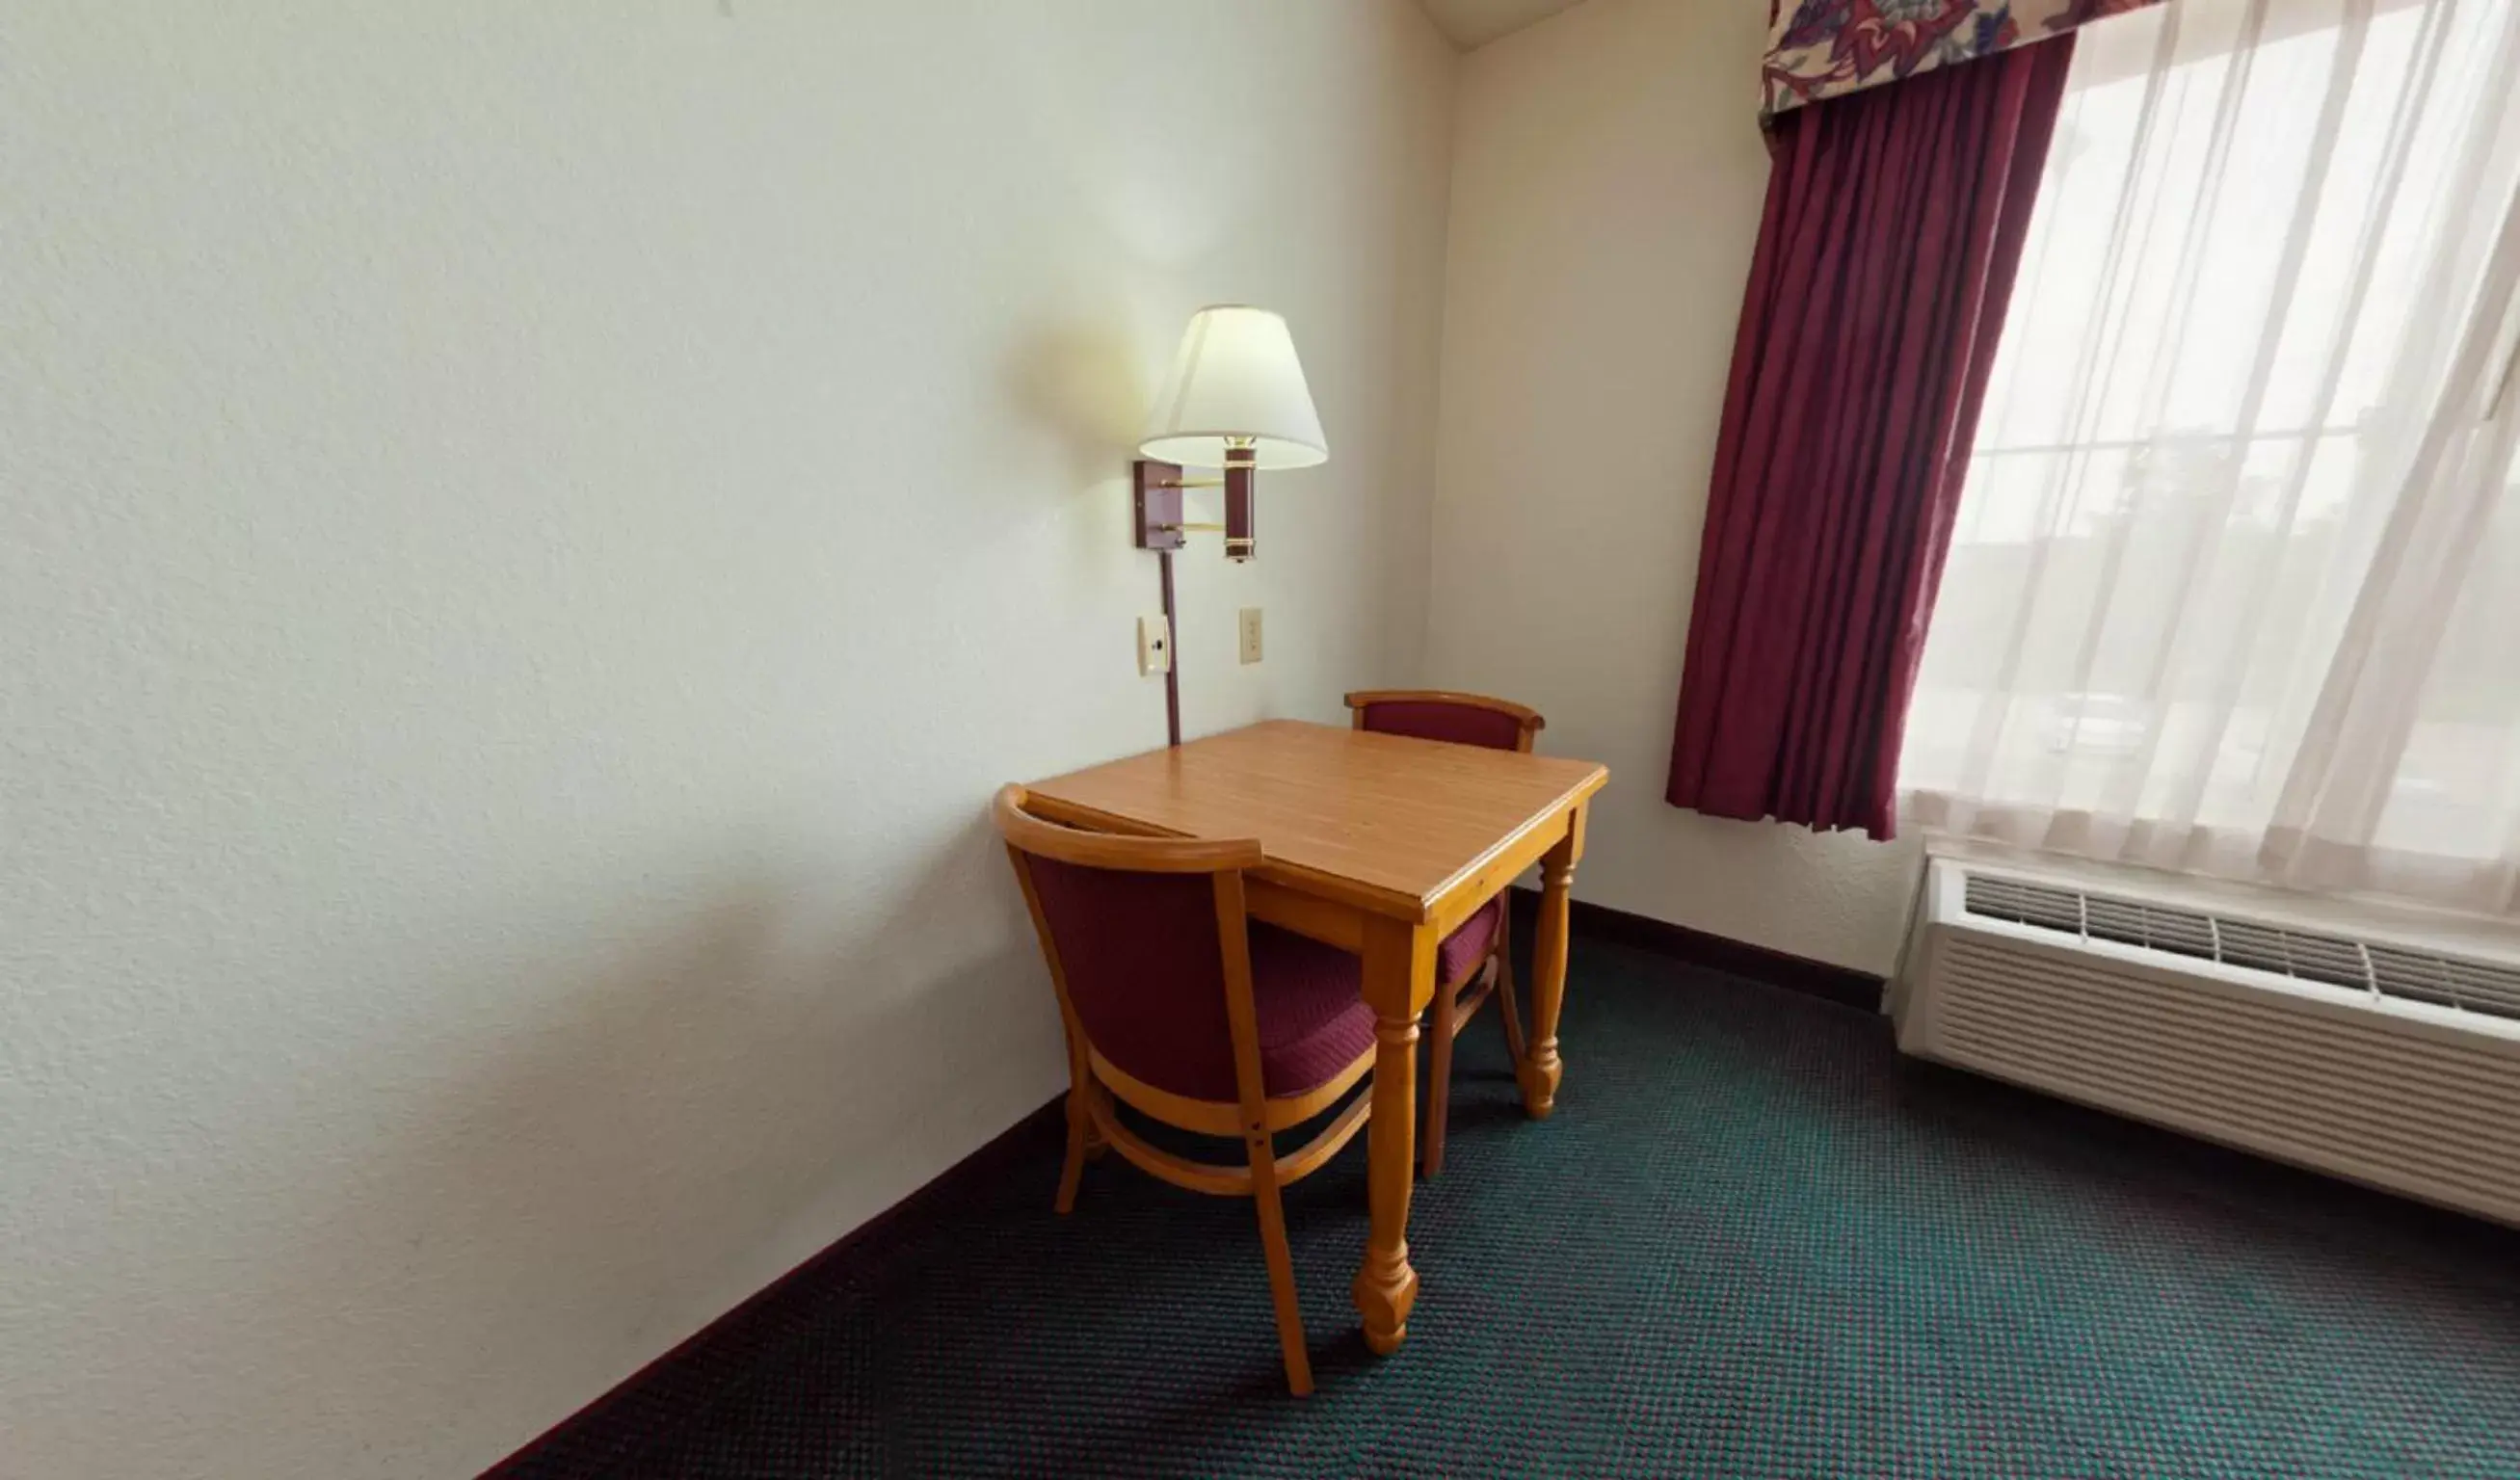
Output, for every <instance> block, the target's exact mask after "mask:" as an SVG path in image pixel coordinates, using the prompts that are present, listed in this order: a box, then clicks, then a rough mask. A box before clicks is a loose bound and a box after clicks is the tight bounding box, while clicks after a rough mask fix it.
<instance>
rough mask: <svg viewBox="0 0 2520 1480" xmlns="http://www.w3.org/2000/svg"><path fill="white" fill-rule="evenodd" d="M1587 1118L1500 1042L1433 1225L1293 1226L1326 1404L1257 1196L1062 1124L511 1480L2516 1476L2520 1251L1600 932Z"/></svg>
mask: <svg viewBox="0 0 2520 1480" xmlns="http://www.w3.org/2000/svg"><path fill="white" fill-rule="evenodd" d="M1563 1036H1564V1041H1565V1045H1566V1058H1567V1078H1566V1085H1565V1090H1564V1093H1563V1095H1562V1096H1561V1098H1560V1100H1559V1108H1558V1112H1557V1114H1556V1116H1555V1117H1554V1118H1553V1119H1551V1120H1550V1121H1548V1122H1546V1123H1542V1124H1535V1123H1532V1122H1528V1121H1526V1120H1524V1119H1523V1118H1522V1115H1521V1113H1520V1110H1519V1108H1518V1105H1517V1102H1516V1100H1515V1098H1514V1093H1513V1086H1512V1079H1511V1076H1510V1074H1509V1073H1508V1066H1507V1061H1506V1055H1505V1051H1504V1047H1503V1045H1502V1043H1501V1041H1500V1038H1501V1035H1500V1034H1499V1032H1498V1029H1497V1026H1496V1023H1495V1020H1494V1016H1493V1014H1490V1015H1487V1016H1484V1017H1482V1018H1481V1019H1480V1021H1479V1022H1477V1023H1475V1024H1473V1025H1472V1026H1471V1028H1470V1030H1469V1032H1468V1033H1467V1034H1466V1035H1465V1036H1464V1038H1463V1061H1462V1064H1461V1067H1460V1073H1459V1077H1458V1078H1457V1080H1456V1089H1455V1099H1454V1118H1453V1141H1452V1145H1451V1149H1450V1151H1449V1158H1450V1159H1449V1161H1448V1163H1447V1165H1446V1167H1445V1170H1444V1175H1443V1176H1442V1177H1441V1178H1440V1179H1438V1180H1437V1181H1436V1182H1434V1183H1432V1184H1425V1185H1421V1188H1420V1190H1419V1193H1418V1200H1417V1205H1416V1212H1415V1217H1414V1220H1413V1224H1412V1227H1411V1230H1410V1233H1411V1240H1412V1245H1413V1250H1414V1254H1415V1258H1416V1260H1417V1263H1418V1270H1419V1272H1420V1275H1421V1276H1422V1278H1423V1280H1424V1292H1423V1295H1422V1297H1421V1299H1420V1300H1419V1303H1418V1311H1417V1314H1416V1316H1415V1318H1414V1320H1413V1322H1412V1325H1411V1339H1410V1342H1409V1344H1408V1345H1407V1347H1405V1348H1404V1349H1403V1350H1402V1351H1401V1353H1400V1354H1399V1355H1398V1356H1396V1357H1393V1358H1389V1359H1375V1358H1373V1357H1372V1356H1370V1355H1368V1354H1367V1352H1366V1351H1365V1348H1364V1345H1363V1343H1362V1341H1361V1340H1360V1338H1359V1337H1358V1335H1357V1330H1356V1323H1355V1316H1354V1314H1353V1312H1352V1311H1351V1310H1350V1309H1349V1307H1348V1302H1347V1284H1348V1280H1349V1278H1350V1277H1351V1276H1352V1275H1353V1273H1354V1271H1355V1267H1356V1261H1357V1257H1358V1253H1359V1250H1360V1249H1361V1247H1362V1244H1363V1239H1364V1237H1365V1189H1364V1163H1365V1158H1364V1155H1363V1149H1364V1147H1363V1143H1362V1141H1360V1142H1359V1143H1358V1144H1356V1145H1354V1146H1352V1147H1351V1148H1350V1149H1349V1150H1347V1151H1346V1152H1344V1153H1342V1155H1341V1156H1340V1158H1339V1160H1338V1161H1337V1162H1336V1163H1335V1164H1333V1165H1332V1166H1331V1167H1329V1168H1328V1169H1327V1170H1325V1171H1323V1172H1322V1173H1320V1174H1319V1175H1317V1176H1315V1177H1314V1178H1313V1179H1312V1180H1311V1181H1309V1182H1306V1183H1304V1184H1302V1185H1301V1186H1299V1187H1298V1188H1295V1189H1294V1190H1293V1191H1292V1192H1291V1194H1290V1197H1289V1218H1290V1221H1291V1223H1292V1226H1293V1228H1292V1232H1293V1238H1294V1243H1295V1257H1296V1263H1297V1274H1298V1278H1299V1280H1300V1281H1301V1284H1302V1291H1303V1304H1304V1313H1305V1319H1306V1321H1307V1323H1309V1325H1310V1333H1311V1337H1312V1346H1313V1352H1314V1363H1315V1367H1316V1370H1317V1373H1318V1375H1319V1379H1320V1383H1321V1391H1320V1392H1319V1393H1318V1394H1317V1395H1316V1396H1314V1397H1313V1398H1311V1399H1308V1400H1303V1401H1297V1400H1293V1399H1290V1398H1288V1397H1286V1396H1285V1393H1284V1390H1283V1386H1282V1375H1281V1370H1280V1368H1279V1364H1278V1355H1277V1347H1276V1341H1275V1336H1274V1334H1273V1328H1272V1326H1271V1323H1270V1310H1269V1296H1268V1286H1267V1279H1266V1277H1265V1274H1264V1272H1263V1270H1262V1267H1261V1262H1260V1253H1259V1243H1258V1238H1257V1234H1256V1233H1255V1232H1254V1230H1253V1227H1252V1221H1251V1212H1250V1209H1249V1207H1248V1206H1247V1205H1246V1204H1243V1203H1240V1202H1234V1201H1227V1200H1224V1199H1215V1198H1203V1197H1198V1196H1194V1195H1193V1194H1190V1193H1187V1192H1182V1191H1178V1190H1175V1189H1172V1188H1166V1187H1162V1186H1159V1185H1157V1184H1156V1183H1154V1182H1153V1181H1151V1180H1150V1179H1148V1178H1146V1177H1144V1176H1142V1175H1140V1174H1138V1173H1136V1172H1135V1171H1134V1170H1133V1169H1131V1168H1129V1167H1128V1166H1126V1165H1125V1164H1123V1163H1121V1162H1119V1161H1118V1159H1117V1158H1107V1159H1105V1160H1104V1161H1102V1162H1101V1163H1098V1164H1096V1165H1095V1166H1094V1167H1093V1168H1091V1169H1090V1170H1089V1172H1088V1174H1087V1177H1086V1182H1085V1189H1084V1194H1083V1196H1082V1198H1081V1199H1080V1201H1079V1204H1078V1207H1077V1211H1076V1214H1075V1216H1073V1217H1072V1218H1068V1219H1063V1220H1062V1219H1058V1218H1056V1217H1054V1216H1053V1215H1052V1213H1051V1211H1050V1200H1051V1192H1052V1189H1053V1187H1054V1185H1055V1183H1056V1181H1057V1161H1058V1141H1057V1126H1056V1125H1055V1124H1054V1123H1053V1122H1051V1121H1050V1120H1048V1119H1046V1118H1044V1119H1037V1120H1036V1121H1034V1122H1032V1123H1030V1124H1029V1125H1028V1126H1027V1128H1026V1129H1025V1130H1024V1131H1023V1132H1022V1133H1021V1134H1019V1135H1017V1136H1015V1137H1013V1138H1011V1139H1010V1140H1008V1141H1006V1142H1002V1143H1000V1144H998V1145H997V1146H996V1147H993V1148H992V1149H991V1150H990V1151H989V1152H986V1153H984V1154H983V1155H982V1156H981V1157H979V1158H977V1159H975V1160H974V1161H973V1162H970V1163H967V1164H966V1165H965V1166H964V1167H963V1168H962V1169H960V1170H959V1171H958V1172H957V1173H955V1174H954V1175H953V1176H952V1177H950V1178H949V1179H947V1180H946V1181H945V1182H944V1183H942V1184H940V1185H939V1186H938V1187H936V1188H931V1189H930V1190H929V1191H928V1192H927V1193H925V1194H922V1197H921V1198H919V1199H918V1200H917V1201H916V1202H915V1203H913V1204H912V1205H911V1206H910V1207H908V1208H906V1209H905V1210H903V1212H902V1213H901V1214H900V1215H899V1216H897V1217H895V1218H893V1219H892V1220H890V1221H889V1222H888V1223H887V1224H886V1225H884V1226H883V1227H882V1228H881V1229H880V1230H879V1231H878V1232H877V1234H876V1235H875V1236H873V1237H870V1238H868V1239H865V1240H862V1241H859V1242H856V1243H854V1244H852V1245H851V1246H849V1247H847V1248H845V1249H843V1250H841V1251H839V1252H838V1253H836V1254H835V1255H832V1256H831V1257H828V1258H826V1259H824V1260H823V1261H821V1262H820V1263H818V1264H817V1265H816V1266H814V1267H813V1268H812V1269H811V1270H809V1271H808V1272H807V1273H806V1274H805V1275H804V1276H802V1277H801V1278H797V1279H794V1280H791V1281H789V1282H788V1283H787V1285H785V1286H783V1287H782V1288H781V1289H780V1290H779V1291H778V1292H777V1293H776V1294H775V1295H774V1296H773V1297H772V1298H770V1299H769V1300H767V1301H764V1302H761V1303H759V1304H756V1305H755V1306H754V1307H752V1308H750V1309H748V1310H747V1311H745V1312H744V1313H743V1314H742V1316H741V1317H739V1318H738V1319H737V1320H735V1321H733V1322H731V1323H724V1324H722V1325H721V1326H720V1327H719V1328H717V1329H716V1330H715V1331H713V1332H712V1333H711V1334H710V1336H709V1337H707V1338H706V1339H704V1340H703V1341H702V1342H700V1343H698V1344H697V1346H696V1347H694V1348H692V1349H690V1350H687V1351H686V1352H685V1353H683V1354H682V1355H680V1356H679V1357H677V1358H676V1359H675V1360H673V1361H671V1362H669V1363H667V1364H665V1365H664V1366H662V1367H661V1368H657V1369H655V1370H653V1371H652V1372H650V1373H649V1374H647V1375H646V1376H645V1377H643V1378H642V1379H640V1380H639V1381H638V1382H636V1383H634V1384H633V1385H632V1386H630V1387H628V1388H625V1389H624V1390H622V1391H621V1392H619V1393H616V1394H615V1395H613V1396H612V1397H611V1398H610V1399H608V1400H607V1402H606V1403H605V1404H603V1405H601V1406H599V1407H598V1408H597V1409H595V1410H594V1411H592V1412H591V1413H588V1414H587V1415H585V1416H584V1417H583V1418H581V1419H580V1420H579V1421H577V1422H576V1423H574V1424H572V1425H570V1426H569V1427H567V1428H565V1429H563V1430H562V1431H561V1432H560V1433H559V1434H557V1435H555V1436H553V1437H552V1439H551V1440H549V1441H548V1442H546V1443H545V1444H543V1445H541V1446H539V1447H537V1448H536V1449H534V1450H533V1451H531V1452H530V1453H528V1454H527V1455H526V1456H524V1457H522V1458H520V1459H518V1460H517V1461H516V1462H515V1463H514V1464H513V1466H512V1467H511V1469H510V1470H509V1473H512V1474H514V1475H517V1476H520V1477H522V1476H530V1477H556V1476H580V1475H637V1476H694V1477H729V1480H732V1477H739V1476H741V1477H744V1480H765V1477H787V1476H795V1477H803V1476H841V1475H985V1474H1006V1475H1031V1476H1044V1477H1050V1476H1058V1477H1065V1476H1080V1475H1267V1476H1284V1477H1288V1480H1295V1477H1303V1480H1310V1477H1315V1476H1327V1475H1426V1476H1435V1475H1611V1476H1665V1475H1674V1476H1689V1475H1703V1476H1815V1477H1817V1476H1850V1475H1863V1476H1900V1477H1906V1476H1913V1477H1926V1476H1933V1477H1958V1476H1986V1477H1995V1476H2005V1477H2012V1476H2043V1477H2065V1476H2073V1477H2086V1476H2089V1477H2100V1476H2109V1477H2117V1476H2124V1477H2129V1480H2134V1477H2145V1480H2152V1477H2164V1476H2196V1477H2210V1480H2240V1477H2261V1476H2263V1477H2278V1476H2281V1477H2301V1476H2318V1477H2368V1480H2405V1477H2414V1476H2424V1477H2432V1476H2460V1477H2467V1476H2474V1477H2496V1480H2510V1477H2520V1234H2515V1233H2511V1232H2509V1231H2505V1230H2500V1229H2497V1228H2492V1227H2489V1226H2486V1225H2483V1224H2479V1223H2474V1222H2470V1221H2467V1220H2463V1219H2459V1218H2456V1217H2453V1216H2451V1215H2448V1214H2442V1213H2437V1212H2432V1211H2428V1210H2426V1209H2422V1208H2419V1207H2415V1206H2412V1205H2410V1204H2406V1203H2401V1202H2397V1201H2394V1200H2392V1199H2389V1198H2386V1197H2383V1196H2379V1195H2377V1194H2373V1193H2367V1192H2363V1191H2361V1190H2358V1189H2355V1188H2347V1187H2343V1186H2340V1185H2338V1184H2334V1183H2331V1182H2327V1181H2325V1180H2322V1179H2319V1178H2317V1177H2313V1176H2310V1175H2308V1174H2304V1173H2297V1172H2292V1171H2288V1170H2285V1169H2282V1168H2277V1167H2273V1166H2270V1165H2267V1164H2265V1163H2261V1162H2257V1161H2255V1160H2253V1159H2251V1158H2248V1157H2245V1156H2241V1155H2238V1154H2235V1153H2231V1152H2227V1151H2222V1150H2218V1149H2215V1148H2212V1147H2208V1146H2204V1145H2200V1144H2194V1143H2190V1142H2187V1141H2184V1140H2182V1139H2179V1138H2176V1137H2172V1136H2168V1135H2165V1134H2160V1133H2156V1132H2152V1131H2149V1130H2145V1129H2143V1128H2140V1127H2136V1126H2131V1125H2128V1124H2126V1123H2123V1122H2120V1121H2117V1120H2114V1119H2111V1118H2109V1117H2106V1116H2102V1115H2099V1114H2096V1113H2093V1112H2088V1111H2084V1110H2081V1109H2077V1108H2075V1107H2073V1106H2069V1105H2064V1104H2060V1103H2057V1102H2054V1101H2051V1100H2048V1099H2041V1098H2038V1097H2034V1096H2031V1095H2027V1094H2022V1093H2019V1092H2015V1091H2012V1090H2009V1089H2006V1088H2004V1087H2002V1086H1999V1085H1994V1084H1990V1083H1987V1082H1984V1081H1980V1080H1976V1079H1972V1078H1969V1077H1967V1076H1963V1075H1959V1074H1956V1073H1952V1072H1949V1071H1944V1070H1939V1069H1934V1068H1931V1067H1929V1066H1925V1065H1920V1064H1917V1063H1914V1062H1913V1061H1909V1060H1904V1059H1902V1058H1900V1057H1899V1056H1898V1054H1896V1053H1895V1052H1894V1050H1893V1049H1892V1047H1891V1044H1890V1040H1889V1033H1888V1028H1887V1025H1886V1023H1885V1022H1884V1021H1883V1020H1882V1019H1879V1018H1875V1017H1872V1016H1869V1015H1868V1014H1865V1013H1861V1012H1857V1011H1853V1010H1850V1009H1845V1008H1841V1007H1836V1006H1833V1005H1830V1004H1827V1003H1823V1002H1820V1001H1816V1000H1813V999H1809V998H1802V997H1796V996H1792V995H1789V994H1786V993H1782V992H1778V991H1777V990H1775V989H1772V988H1768V987H1763V986H1757V985H1753V984H1750V983H1746V982H1741V981H1736V980H1734V979H1733V978H1730V977H1725V976H1721V975H1717V974H1714V973H1711V972H1706V971H1700V970H1695V969H1691V968H1688V967H1686V966H1682V965H1678V964H1674V963H1672V962H1669V961H1666V960H1662V959H1659V958H1656V957H1652V956H1646V955H1642V954H1638V953H1635V952H1632V951H1629V950H1626V949H1624V948H1621V947H1619V946H1615V945H1610V944H1606V943H1602V942H1598V941H1593V940H1584V939H1579V940H1578V941H1577V942H1576V950H1575V964H1574V970H1573V979H1572V982H1571V984H1570V987H1569V991H1568V1001H1567V1009H1566V1014H1565V1022H1564V1025H1563Z"/></svg>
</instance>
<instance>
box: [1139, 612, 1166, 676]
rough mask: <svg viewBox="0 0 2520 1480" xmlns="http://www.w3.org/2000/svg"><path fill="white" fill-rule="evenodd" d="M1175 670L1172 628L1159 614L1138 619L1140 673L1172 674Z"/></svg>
mask: <svg viewBox="0 0 2520 1480" xmlns="http://www.w3.org/2000/svg"><path fill="white" fill-rule="evenodd" d="M1172 670H1173V634H1172V626H1171V624H1170V623H1168V622H1166V621H1165V620H1164V619H1163V617H1162V615H1161V614H1160V613H1158V614H1157V615H1154V616H1142V617H1140V618H1138V672H1139V673H1141V674H1155V673H1170V672H1172Z"/></svg>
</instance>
